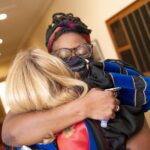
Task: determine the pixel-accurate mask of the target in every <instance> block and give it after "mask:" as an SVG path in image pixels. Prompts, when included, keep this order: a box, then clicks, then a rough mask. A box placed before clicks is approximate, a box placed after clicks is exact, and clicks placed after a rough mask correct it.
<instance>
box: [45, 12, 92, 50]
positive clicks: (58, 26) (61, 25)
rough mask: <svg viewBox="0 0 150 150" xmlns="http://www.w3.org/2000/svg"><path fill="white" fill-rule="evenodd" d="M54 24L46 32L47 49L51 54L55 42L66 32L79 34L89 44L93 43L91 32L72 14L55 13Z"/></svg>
mask: <svg viewBox="0 0 150 150" xmlns="http://www.w3.org/2000/svg"><path fill="white" fill-rule="evenodd" d="M52 18H53V23H52V25H50V26H49V28H48V29H47V32H46V47H47V48H48V51H49V52H51V50H52V46H53V43H54V41H55V40H56V39H57V38H58V37H59V36H61V35H62V34H63V33H66V32H75V33H79V34H80V35H81V36H82V37H83V38H84V39H85V40H86V42H87V43H89V44H90V43H91V40H90V33H91V30H90V29H88V27H87V26H86V25H85V24H84V23H83V22H82V21H81V20H80V18H78V17H74V16H73V15H72V14H64V13H55V14H54V15H53V17H52Z"/></svg>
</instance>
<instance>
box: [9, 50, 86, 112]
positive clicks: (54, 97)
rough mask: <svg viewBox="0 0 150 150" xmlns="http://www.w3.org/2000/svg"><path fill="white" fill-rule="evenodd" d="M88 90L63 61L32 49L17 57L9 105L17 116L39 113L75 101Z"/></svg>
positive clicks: (10, 88) (13, 66) (11, 81)
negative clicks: (25, 113)
mask: <svg viewBox="0 0 150 150" xmlns="http://www.w3.org/2000/svg"><path fill="white" fill-rule="evenodd" d="M78 89H82V90H81V91H82V92H79V90H78ZM87 90H88V88H87V85H86V83H84V82H82V81H80V80H77V79H75V78H74V76H73V73H72V72H71V71H70V70H69V69H68V68H67V67H66V66H65V64H64V63H63V62H62V61H61V60H60V59H59V58H56V57H55V56H52V55H50V54H48V53H47V52H45V51H43V50H40V49H28V50H26V51H22V52H19V53H18V54H17V56H16V58H15V60H14V62H13V65H12V67H11V69H10V71H9V73H8V76H7V80H6V102H7V103H8V105H9V107H10V110H11V111H13V112H16V113H20V112H28V111H34V110H37V111H38V110H43V109H50V108H53V107H56V106H59V105H62V104H64V103H67V102H69V101H72V100H75V99H77V98H78V97H79V96H83V95H85V94H86V93H87Z"/></svg>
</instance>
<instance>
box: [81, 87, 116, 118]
mask: <svg viewBox="0 0 150 150" xmlns="http://www.w3.org/2000/svg"><path fill="white" fill-rule="evenodd" d="M83 99H84V103H85V113H86V117H87V118H91V119H97V120H101V119H109V118H111V119H113V118H114V117H115V112H116V111H119V109H118V108H119V107H118V106H119V100H117V99H116V98H115V96H114V95H113V92H111V91H107V90H105V91H102V90H100V89H96V88H93V89H91V90H90V91H89V92H88V93H87V94H86V95H85V96H84V97H83Z"/></svg>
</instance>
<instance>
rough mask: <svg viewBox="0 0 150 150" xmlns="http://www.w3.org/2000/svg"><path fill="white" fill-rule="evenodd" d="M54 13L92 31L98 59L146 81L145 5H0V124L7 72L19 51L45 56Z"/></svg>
mask: <svg viewBox="0 0 150 150" xmlns="http://www.w3.org/2000/svg"><path fill="white" fill-rule="evenodd" d="M55 12H66V13H70V12H71V13H73V14H74V15H75V16H78V17H80V18H81V19H82V20H83V22H85V23H86V24H87V25H88V26H89V28H90V29H92V34H91V39H92V41H93V44H94V45H95V53H96V56H98V58H97V59H106V58H113V59H117V58H120V59H122V60H124V61H126V62H128V63H131V64H132V65H133V66H135V67H136V68H137V69H138V70H140V71H141V72H143V73H144V74H146V75H150V73H149V72H150V26H149V25H150V1H149V0H138V1H136V0H115V1H114V0H0V124H2V122H3V119H4V117H5V114H6V113H7V112H8V110H9V108H8V107H7V105H6V104H5V92H4V91H5V79H6V76H7V73H8V70H9V67H10V65H11V63H12V61H13V59H14V57H15V55H16V53H17V52H18V51H19V50H20V49H24V48H28V47H38V48H42V49H44V50H46V47H45V32H46V29H47V27H48V25H49V24H50V23H51V16H52V14H53V13H55ZM6 94H7V93H6ZM146 117H147V119H148V122H149V125H150V119H149V117H150V114H149V113H146ZM0 128H1V125H0Z"/></svg>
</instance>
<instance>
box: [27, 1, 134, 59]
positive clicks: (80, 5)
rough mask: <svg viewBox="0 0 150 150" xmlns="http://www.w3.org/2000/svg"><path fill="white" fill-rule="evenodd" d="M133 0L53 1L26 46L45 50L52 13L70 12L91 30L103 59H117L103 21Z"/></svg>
mask: <svg viewBox="0 0 150 150" xmlns="http://www.w3.org/2000/svg"><path fill="white" fill-rule="evenodd" d="M134 1H135V0H54V1H53V4H52V5H51V7H50V9H49V10H48V12H47V14H46V16H45V17H44V18H43V20H41V23H40V24H39V26H38V27H37V29H36V30H35V32H34V34H33V35H32V36H31V38H30V39H29V41H28V42H27V46H33V47H40V48H45V45H44V42H45V31H46V29H47V26H48V24H49V23H50V22H51V15H52V14H53V13H54V12H72V13H73V14H74V15H76V16H79V17H80V18H81V19H82V20H83V21H84V22H85V23H86V24H87V25H88V26H89V27H90V28H91V29H92V30H93V32H92V34H91V37H92V39H98V41H99V44H100V47H101V49H102V52H103V54H104V57H105V58H117V55H116V52H115V50H114V47H113V45H112V42H111V39H110V36H109V34H108V30H107V27H106V24H105V21H106V20H107V19H108V18H110V17H111V16H113V15H114V14H115V13H117V12H118V11H120V10H121V9H123V8H125V7H126V6H128V5H129V4H131V3H132V2H134Z"/></svg>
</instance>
